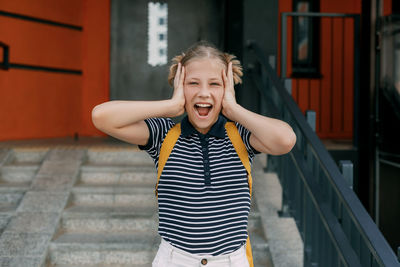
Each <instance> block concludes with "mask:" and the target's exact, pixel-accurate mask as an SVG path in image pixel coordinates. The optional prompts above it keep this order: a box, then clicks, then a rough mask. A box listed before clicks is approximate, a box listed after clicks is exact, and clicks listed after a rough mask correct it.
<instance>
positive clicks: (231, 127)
mask: <svg viewBox="0 0 400 267" xmlns="http://www.w3.org/2000/svg"><path fill="white" fill-rule="evenodd" d="M225 129H226V132H227V134H228V137H229V139H230V140H231V142H232V145H233V147H234V148H235V150H236V153H237V154H238V156H239V158H240V161H241V162H242V164H243V166H244V167H245V169H246V171H247V179H248V183H249V189H250V197H251V193H252V177H251V167H250V161H249V155H248V153H247V149H246V146H245V145H244V143H243V140H242V138H241V137H240V134H239V131H238V129H237V127H236V125H235V123H233V122H227V123H226V124H225ZM180 135H181V124H180V123H178V124H176V125H175V126H174V127H172V128H171V129H170V130H169V131H168V133H167V135H166V136H165V139H164V141H163V143H162V145H161V149H160V156H159V159H158V173H157V183H156V189H155V194H156V196H158V183H159V181H160V177H161V173H162V171H163V169H164V166H165V164H166V163H167V160H168V158H169V155H170V154H171V152H172V149H173V148H174V146H175V143H176V141H177V140H178V138H179V136H180ZM246 256H247V260H248V261H249V266H250V267H253V266H254V264H253V255H252V251H251V244H250V238H249V236H247V241H246Z"/></svg>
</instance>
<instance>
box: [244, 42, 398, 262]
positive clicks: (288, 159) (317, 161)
mask: <svg viewBox="0 0 400 267" xmlns="http://www.w3.org/2000/svg"><path fill="white" fill-rule="evenodd" d="M249 49H250V50H251V51H252V52H254V54H255V56H256V58H257V63H256V64H253V67H252V68H249V70H248V75H249V76H251V78H252V81H253V82H254V83H255V85H256V87H257V88H258V89H259V90H260V93H261V95H262V96H263V100H264V101H265V106H266V108H267V113H268V114H267V115H269V116H271V117H275V118H279V119H282V120H284V121H286V122H288V123H289V124H290V125H291V126H292V128H293V130H294V131H295V133H296V136H297V143H296V145H295V146H294V148H293V149H292V151H291V152H290V153H288V154H286V155H283V156H279V157H274V156H268V158H269V160H268V165H269V168H273V169H274V171H276V172H277V173H278V176H279V179H280V181H281V185H282V188H283V196H282V199H283V203H282V209H283V211H284V212H285V211H287V212H288V213H289V214H290V215H291V216H293V217H294V219H295V221H296V224H297V227H298V229H299V232H300V233H301V236H302V239H303V242H304V267H308V266H313V267H316V266H320V267H330V266H348V267H358V266H372V267H375V266H390V267H395V266H400V264H399V262H398V260H397V258H396V256H395V254H394V252H393V250H392V249H391V247H390V246H389V245H388V243H387V242H386V240H385V239H384V237H383V236H382V234H381V232H380V231H379V230H378V228H377V226H376V225H375V223H374V222H373V221H372V219H371V217H370V216H369V214H368V213H367V211H366V210H365V208H364V207H363V206H362V204H361V202H360V201H359V199H358V198H357V196H356V195H355V193H354V192H353V191H352V190H351V189H350V187H349V185H348V184H347V182H346V181H345V180H344V178H343V176H342V174H341V173H340V171H339V169H338V167H337V166H336V164H335V162H334V161H333V159H332V158H331V156H330V155H329V153H328V151H327V150H326V149H325V147H324V146H323V144H322V143H321V141H320V140H319V138H318V137H317V135H316V134H315V133H314V131H313V130H312V129H311V128H310V126H309V125H308V123H307V121H306V119H305V117H304V115H303V114H302V113H301V111H300V109H299V108H298V106H297V104H296V103H295V102H294V100H293V98H292V97H291V96H290V95H289V93H288V92H287V90H286V89H285V88H284V86H283V84H282V82H281V80H280V79H279V78H278V76H277V74H276V72H275V70H274V69H273V68H272V67H271V65H270V64H269V63H268V60H267V58H266V56H265V55H264V53H263V52H262V50H261V48H260V47H259V46H258V45H257V44H256V43H254V42H252V43H250V44H249ZM258 67H259V68H258Z"/></svg>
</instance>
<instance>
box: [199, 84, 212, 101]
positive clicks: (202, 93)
mask: <svg viewBox="0 0 400 267" xmlns="http://www.w3.org/2000/svg"><path fill="white" fill-rule="evenodd" d="M199 97H204V98H206V97H210V88H208V84H203V85H202V86H201V87H200V91H199Z"/></svg>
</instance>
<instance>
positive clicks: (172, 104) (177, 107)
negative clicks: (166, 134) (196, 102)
mask: <svg viewBox="0 0 400 267" xmlns="http://www.w3.org/2000/svg"><path fill="white" fill-rule="evenodd" d="M167 101H168V105H167V117H170V118H173V117H177V116H179V115H182V114H183V113H184V112H185V101H184V100H183V101H182V100H180V99H175V98H172V99H170V100H167Z"/></svg>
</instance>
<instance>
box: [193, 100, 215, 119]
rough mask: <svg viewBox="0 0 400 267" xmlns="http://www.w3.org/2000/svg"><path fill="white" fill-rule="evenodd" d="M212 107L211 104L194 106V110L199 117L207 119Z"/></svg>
mask: <svg viewBox="0 0 400 267" xmlns="http://www.w3.org/2000/svg"><path fill="white" fill-rule="evenodd" d="M212 107H213V105H211V104H208V103H207V104H195V105H194V108H195V110H196V111H197V113H198V114H199V116H200V117H207V116H208V114H209V113H210V110H211V109H212Z"/></svg>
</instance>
